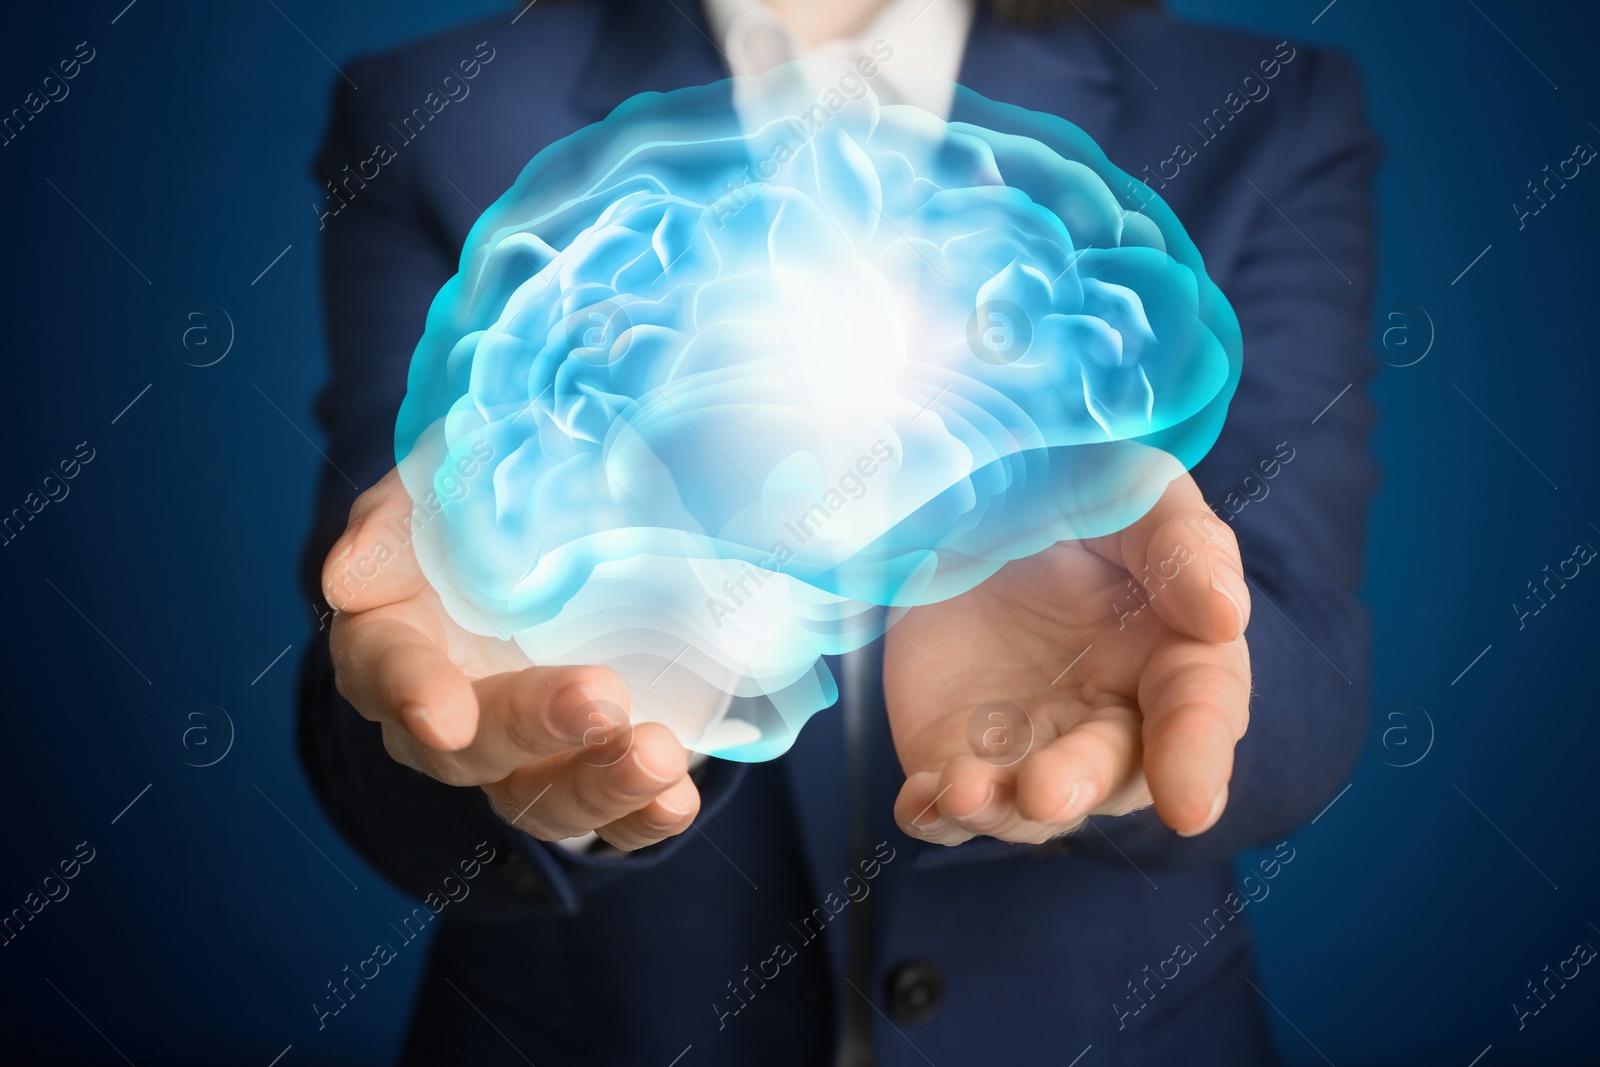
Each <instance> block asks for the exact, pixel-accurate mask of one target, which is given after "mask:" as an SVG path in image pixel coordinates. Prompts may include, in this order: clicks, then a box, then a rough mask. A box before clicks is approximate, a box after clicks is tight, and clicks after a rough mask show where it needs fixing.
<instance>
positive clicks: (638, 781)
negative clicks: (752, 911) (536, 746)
mask: <svg viewBox="0 0 1600 1067" xmlns="http://www.w3.org/2000/svg"><path fill="white" fill-rule="evenodd" d="M616 733H618V734H619V735H625V736H620V737H619V738H618V740H619V742H621V743H622V744H625V746H626V753H625V755H623V756H622V758H620V759H615V760H612V761H611V762H605V763H597V762H593V761H592V754H591V753H590V752H589V751H586V750H577V749H575V750H572V751H568V752H563V753H560V754H559V755H555V756H550V757H548V758H546V759H543V760H540V761H539V762H537V763H532V764H528V765H527V766H524V767H521V768H519V769H518V770H516V771H515V772H513V773H512V774H510V775H508V776H507V777H506V778H505V780H504V781H502V782H500V783H498V784H495V785H491V786H490V787H488V788H487V789H486V790H485V792H487V793H488V794H489V799H490V801H491V803H492V804H493V805H494V807H495V810H496V811H497V812H499V813H500V816H501V818H503V819H505V820H506V821H507V822H509V823H511V824H512V825H514V826H516V827H518V828H520V829H522V830H525V831H526V832H528V833H530V834H532V835H533V836H534V837H537V838H539V839H540V840H542V841H559V840H562V839H565V838H568V837H577V836H579V835H581V834H586V833H588V832H589V831H591V830H597V829H599V828H600V827H602V826H606V825H609V824H610V823H613V822H616V821H617V820H618V819H621V818H624V817H625V816H627V815H630V814H632V813H633V812H636V811H639V810H640V809H641V808H643V807H645V806H646V805H647V804H649V803H650V802H651V801H653V800H656V799H657V798H658V797H660V796H661V794H662V793H663V792H665V791H666V790H667V788H668V787H669V786H672V785H674V784H676V783H677V782H679V781H681V780H683V779H684V777H685V776H686V775H687V774H688V770H689V760H688V753H687V752H686V751H685V750H684V748H683V746H682V745H681V744H679V743H678V741H677V739H676V738H675V737H673V736H672V731H670V730H668V729H667V728H666V727H665V726H662V725H661V724H660V723H645V724H644V725H642V726H639V727H637V728H635V727H629V726H624V727H621V728H620V730H618V731H616Z"/></svg>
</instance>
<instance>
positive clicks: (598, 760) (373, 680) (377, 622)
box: [322, 470, 700, 849]
mask: <svg viewBox="0 0 1600 1067" xmlns="http://www.w3.org/2000/svg"><path fill="white" fill-rule="evenodd" d="M411 512H412V502H411V497H410V496H409V495H408V494H407V492H406V489H405V486H404V485H403V484H402V482H401V480H400V474H399V472H398V471H394V470H392V471H390V472H389V473H388V474H387V475H385V476H384V478H383V480H382V481H380V482H378V484H377V485H375V486H373V487H372V488H371V489H369V490H367V491H366V492H365V493H363V494H362V495H361V496H360V497H359V498H358V499H357V500H356V502H355V504H354V506H352V507H351V509H350V525H349V527H348V528H347V529H346V530H345V532H344V534H343V535H342V536H341V537H340V538H339V540H338V541H336V542H335V543H334V546H333V548H332V549H331V550H330V551H329V552H328V558H327V560H326V562H324V563H323V567H322V591H323V595H324V596H325V597H326V598H327V600H328V603H329V605H330V606H331V607H333V608H334V610H335V615H334V619H333V624H332V628H331V636H330V642H331V648H332V655H333V664H334V670H335V673H336V677H337V684H338V687H339V692H340V693H342V694H344V696H345V698H346V699H347V700H349V701H350V703H351V704H352V705H354V706H355V709H356V710H357V711H358V712H360V713H361V715H362V716H363V717H365V718H368V719H371V720H373V721H374V722H377V723H380V724H381V725H382V727H383V743H384V747H385V748H386V749H387V750H388V752H389V755H390V756H391V757H393V758H394V759H395V760H397V761H399V762H400V763H403V764H405V765H406V766H408V767H411V768H414V769H415V770H419V771H421V772H423V773H424V774H427V775H429V776H430V777H433V778H436V779H438V780H439V781H441V782H446V783H448V784H450V785H456V786H477V787H479V788H481V789H482V790H483V791H484V792H485V793H487V794H488V796H489V800H490V802H491V804H492V805H493V807H494V809H495V810H496V811H497V812H499V814H500V816H501V818H504V819H505V820H507V821H508V822H510V823H512V824H513V825H514V826H517V827H518V828H520V829H522V830H525V831H526V832H528V833H530V834H532V835H533V836H534V837H537V838H540V839H541V840H545V841H557V840H562V839H565V838H569V837H578V836H581V835H583V834H586V833H589V832H590V831H596V832H597V833H598V834H599V835H600V837H601V838H603V839H604V840H606V841H607V842H609V843H611V844H612V845H615V846H616V847H617V848H621V849H635V848H641V847H643V846H645V845H649V844H654V843H655V842H657V841H660V840H663V839H664V838H667V837H671V836H673V835H674V834H677V833H681V832H682V831H683V830H685V829H687V828H688V827H689V824H690V823H691V822H693V820H694V816H695V814H696V813H697V812H698V811H699V807H700V793H699V790H698V789H696V788H695V784H694V782H693V781H692V780H690V778H689V774H688V752H687V751H686V750H685V749H684V747H683V746H682V745H681V744H679V742H678V740H677V738H676V737H674V736H673V734H672V732H671V731H670V730H668V729H667V728H666V727H664V726H662V725H660V724H659V723H644V724H641V725H639V726H637V727H636V726H633V725H632V724H631V723H630V722H629V719H628V708H629V700H628V691H627V688H626V687H625V686H624V685H623V684H622V681H621V680H620V679H619V678H618V677H617V676H616V675H615V674H613V673H612V672H611V671H610V670H607V669H606V668H604V667H540V666H537V665H534V664H532V663H531V661H529V660H528V659H527V658H526V657H525V656H524V655H523V654H522V652H521V651H520V650H519V649H518V648H517V647H516V646H515V645H513V644H511V643H510V642H507V641H501V640H497V639H495V638H486V637H482V636H480V635H478V634H474V633H470V632H469V631H467V630H465V629H463V628H462V627H460V626H459V625H457V624H456V623H455V622H454V621H453V620H452V619H451V618H450V617H449V615H448V614H447V613H446V612H445V609H444V606H443V604H442V603H441V602H440V600H439V596H438V594H437V593H435V592H434V590H433V588H432V587H431V586H430V585H429V584H428V581H427V579H426V578H425V577H424V576H423V574H422V570H421V568H420V567H419V566H418V564H417V558H416V554H415V553H414V552H413V551H412V547H411V544H410V540H409V536H407V535H406V534H405V532H404V531H407V530H408V529H409V522H410V518H411ZM402 541H404V543H402Z"/></svg>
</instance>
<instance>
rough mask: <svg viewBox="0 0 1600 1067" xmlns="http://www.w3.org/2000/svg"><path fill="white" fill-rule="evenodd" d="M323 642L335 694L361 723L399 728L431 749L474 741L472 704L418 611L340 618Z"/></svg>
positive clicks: (410, 605)
mask: <svg viewBox="0 0 1600 1067" xmlns="http://www.w3.org/2000/svg"><path fill="white" fill-rule="evenodd" d="M328 640H329V651H330V653H331V655H332V657H333V664H334V677H335V679H336V683H337V685H338V687H339V692H340V693H342V694H344V697H345V699H346V700H348V701H350V703H351V704H352V705H353V706H354V707H355V709H356V710H357V711H358V712H360V713H361V715H362V716H363V717H365V718H368V719H372V720H374V721H376V722H388V723H395V724H398V725H402V726H404V727H405V729H407V730H408V731H410V732H411V733H412V734H414V735H415V736H416V738H417V739H418V740H419V741H421V742H422V743H423V744H424V745H426V746H428V747H429V748H433V749H459V748H463V747H465V746H466V745H467V744H469V743H470V742H471V741H472V738H473V736H474V734H475V733H476V731H477V724H478V701H477V697H476V695H475V694H474V693H473V690H472V685H471V683H470V682H468V681H467V678H466V676H465V675H464V674H462V673H461V669H460V668H459V667H457V666H456V665H455V664H454V663H452V662H451V661H450V659H449V657H447V656H446V655H445V654H444V650H443V648H442V647H441V642H440V635H439V632H438V624H437V620H436V619H434V618H432V617H431V616H429V615H428V613H427V612H426V611H425V610H423V609H422V606H421V605H419V604H417V603H416V602H415V601H411V600H408V601H403V602H401V603H399V604H391V605H388V606H386V607H381V608H375V609H373V610H371V611H366V612H362V613H361V614H359V615H340V616H338V617H337V618H335V619H334V621H333V626H332V628H331V630H330V632H329V638H328Z"/></svg>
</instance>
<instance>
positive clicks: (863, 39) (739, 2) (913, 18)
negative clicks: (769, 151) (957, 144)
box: [704, 0, 975, 118]
mask: <svg viewBox="0 0 1600 1067" xmlns="http://www.w3.org/2000/svg"><path fill="white" fill-rule="evenodd" d="M704 6H705V12H706V20H707V21H708V22H709V23H710V26H711V36H712V39H713V41H717V42H720V44H719V47H720V48H721V49H722V53H723V56H724V58H725V59H726V60H727V62H728V66H729V68H730V73H731V74H732V75H733V76H734V77H735V78H736V79H749V78H755V77H758V76H760V75H762V74H764V73H766V72H767V71H769V70H771V69H772V68H773V67H776V66H778V65H779V64H782V63H788V62H793V61H802V62H805V63H806V64H807V65H808V66H809V65H812V64H815V65H816V66H818V67H819V68H822V69H824V70H825V69H826V66H827V64H829V63H830V62H831V63H833V64H835V65H837V66H838V68H839V69H840V70H843V68H844V67H845V66H847V65H849V64H852V63H854V62H855V61H856V59H857V58H859V57H860V56H862V55H866V54H870V53H871V49H872V45H873V44H874V43H878V42H882V43H883V44H886V45H888V46H889V48H891V49H893V54H892V56H891V57H890V58H889V59H887V60H884V61H882V62H881V63H880V64H879V68H878V72H877V73H876V74H875V75H874V76H873V77H872V79H871V85H872V91H873V92H874V93H876V94H877V96H878V100H879V101H880V102H881V103H885V104H915V105H917V106H918V107H920V108H922V109H924V110H926V111H931V112H933V113H934V114H935V115H938V116H940V117H941V118H947V117H949V114H950V101H951V98H952V96H953V95H954V92H955V82H956V77H957V75H958V74H959V73H960V71H961V56H962V53H963V52H965V51H966V47H967V33H968V31H969V30H970V29H971V28H972V15H973V10H974V8H975V0H888V2H887V3H884V4H883V5H882V6H881V7H880V8H879V9H878V13H877V14H876V15H874V16H873V18H872V19H871V20H870V21H869V22H868V23H867V24H866V25H865V26H863V27H862V28H861V29H860V31H858V32H857V34H856V35H855V36H853V37H850V38H846V39H840V40H834V41H826V42H823V43H822V44H819V45H817V46H815V47H814V48H811V49H809V50H808V49H806V48H805V46H804V45H802V44H801V43H800V42H799V41H798V40H796V39H795V37H794V36H793V35H792V34H791V33H790V32H789V31H788V30H787V29H785V28H784V26H783V23H781V22H780V21H779V20H778V16H777V14H776V13H775V12H774V11H773V10H772V8H770V7H768V6H767V5H766V4H765V3H763V2H762V0H704ZM818 80H819V81H820V80H822V79H821V78H820V77H819V79H818ZM829 80H831V79H829ZM741 85H742V81H740V80H736V81H735V83H734V92H735V96H736V97H737V95H738V93H739V91H740V88H741Z"/></svg>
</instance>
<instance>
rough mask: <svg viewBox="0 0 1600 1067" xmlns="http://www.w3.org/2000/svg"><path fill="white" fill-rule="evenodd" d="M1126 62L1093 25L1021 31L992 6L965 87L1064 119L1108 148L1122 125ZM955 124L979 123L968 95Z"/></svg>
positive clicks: (973, 43)
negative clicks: (1121, 98) (1120, 98)
mask: <svg viewBox="0 0 1600 1067" xmlns="http://www.w3.org/2000/svg"><path fill="white" fill-rule="evenodd" d="M1118 62H1119V61H1118V60H1117V59H1116V57H1115V55H1114V53H1113V51H1112V45H1111V43H1110V42H1109V41H1107V40H1106V39H1105V38H1104V37H1102V36H1101V35H1100V34H1099V33H1098V32H1097V31H1096V30H1095V29H1094V28H1093V27H1091V26H1089V25H1088V24H1085V23H1082V22H1079V21H1077V20H1071V19H1069V20H1067V21H1065V22H1062V23H1060V24H1059V25H1057V26H1054V27H1052V28H1051V29H1049V30H1045V31H1029V30H1021V29H1017V28H1015V27H1011V26H1006V25H1004V24H1003V23H1001V22H1000V21H999V20H997V19H996V18H995V16H994V13H993V11H991V10H990V7H989V5H987V4H984V5H982V6H981V7H980V8H979V9H978V12H977V14H976V16H975V17H974V19H973V22H972V32H971V34H970V35H969V36H968V38H967V49H966V52H965V53H964V54H963V56H962V60H961V75H960V77H959V78H958V79H957V80H958V81H959V82H960V83H961V85H963V86H965V87H966V88H968V89H971V90H972V91H974V92H976V93H978V94H980V95H982V96H986V97H988V98H989V99H991V100H998V101H1001V102H1003V103H1007V104H1015V105H1017V106H1018V107H1025V108H1028V109H1029V110H1031V111H1044V112H1048V113H1049V114H1052V115H1059V116H1060V117H1061V118H1064V119H1066V120H1067V121H1068V122H1070V123H1072V124H1073V125H1075V126H1077V127H1078V128H1079V129H1081V130H1083V131H1084V132H1085V133H1087V134H1088V135H1089V136H1090V137H1092V138H1094V140H1095V142H1096V143H1097V144H1101V145H1104V143H1105V140H1106V138H1107V137H1109V136H1110V134H1111V128H1112V123H1113V121H1114V120H1115V117H1116V111H1117V103H1118V93H1117V89H1118V84H1119V77H1120V76H1119V67H1118V66H1117V63H1118ZM950 117H951V119H952V120H958V121H971V120H972V118H973V117H975V116H973V115H972V114H971V108H970V104H968V103H967V102H965V101H963V99H962V97H961V96H960V94H958V95H957V97H956V103H955V107H954V108H953V110H952V113H951V116H950Z"/></svg>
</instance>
